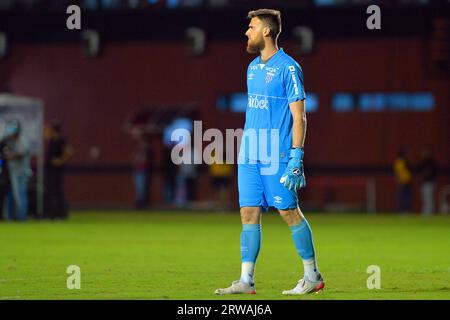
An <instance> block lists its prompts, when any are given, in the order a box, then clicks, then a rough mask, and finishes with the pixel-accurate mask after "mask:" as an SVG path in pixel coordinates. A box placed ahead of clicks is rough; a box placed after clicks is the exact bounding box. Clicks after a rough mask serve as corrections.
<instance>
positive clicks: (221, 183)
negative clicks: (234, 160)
mask: <svg viewBox="0 0 450 320" xmlns="http://www.w3.org/2000/svg"><path fill="white" fill-rule="evenodd" d="M213 156H214V162H213V163H212V164H211V165H210V166H209V176H210V178H211V184H212V189H213V200H214V202H215V204H216V205H217V207H218V208H222V209H223V208H228V206H229V204H230V203H229V199H230V184H231V178H232V175H233V167H232V165H230V164H226V163H218V161H217V159H216V157H215V154H214V155H213Z"/></svg>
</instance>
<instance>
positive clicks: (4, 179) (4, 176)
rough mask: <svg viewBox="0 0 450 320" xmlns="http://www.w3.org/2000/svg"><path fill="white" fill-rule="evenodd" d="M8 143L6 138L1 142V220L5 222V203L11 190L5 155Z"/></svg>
mask: <svg viewBox="0 0 450 320" xmlns="http://www.w3.org/2000/svg"><path fill="white" fill-rule="evenodd" d="M6 142H7V141H6V138H5V139H3V138H2V139H1V141H0V220H3V207H4V203H5V202H4V201H5V198H6V194H7V192H8V190H9V188H10V180H9V172H8V159H7V158H6V156H5V153H6V152H7V151H6V148H7V147H6Z"/></svg>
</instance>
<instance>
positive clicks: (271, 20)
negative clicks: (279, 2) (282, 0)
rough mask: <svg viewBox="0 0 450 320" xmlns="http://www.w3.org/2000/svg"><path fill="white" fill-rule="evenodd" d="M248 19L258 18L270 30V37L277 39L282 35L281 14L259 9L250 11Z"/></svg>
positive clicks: (275, 11) (276, 11)
mask: <svg viewBox="0 0 450 320" xmlns="http://www.w3.org/2000/svg"><path fill="white" fill-rule="evenodd" d="M247 18H248V19H252V18H258V19H260V20H262V21H264V22H265V23H266V24H267V26H268V27H269V28H270V36H271V37H272V38H273V39H276V38H277V37H278V35H279V34H280V33H281V12H280V11H278V10H272V9H258V10H253V11H250V12H249V13H248V15H247Z"/></svg>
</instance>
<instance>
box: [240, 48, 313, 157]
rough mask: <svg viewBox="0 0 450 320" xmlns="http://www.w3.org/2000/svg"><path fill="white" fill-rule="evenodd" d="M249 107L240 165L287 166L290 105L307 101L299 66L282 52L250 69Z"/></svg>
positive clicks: (258, 59)
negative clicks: (279, 163) (261, 163)
mask: <svg viewBox="0 0 450 320" xmlns="http://www.w3.org/2000/svg"><path fill="white" fill-rule="evenodd" d="M247 90H248V104H247V109H246V113H245V126H244V135H243V138H242V143H241V148H240V152H239V157H240V161H245V162H247V161H248V160H250V161H260V162H288V160H289V159H288V158H289V149H290V148H291V147H292V123H293V120H292V115H291V111H290V109H289V103H291V102H294V101H297V100H304V99H305V98H306V96H305V91H304V87H303V72H302V69H301V67H300V65H299V64H298V63H297V62H296V61H295V60H294V59H293V58H292V57H290V56H289V55H287V54H286V53H285V52H284V50H283V49H279V50H278V51H277V53H276V54H275V55H273V56H272V57H271V58H270V59H269V60H268V61H266V63H262V62H261V56H258V57H256V58H255V59H254V60H253V61H252V62H251V63H250V64H249V66H248V69H247Z"/></svg>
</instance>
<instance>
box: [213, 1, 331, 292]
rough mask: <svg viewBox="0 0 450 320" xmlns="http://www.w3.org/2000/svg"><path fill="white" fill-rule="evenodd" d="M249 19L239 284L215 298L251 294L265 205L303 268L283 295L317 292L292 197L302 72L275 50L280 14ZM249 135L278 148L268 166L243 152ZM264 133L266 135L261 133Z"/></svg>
mask: <svg viewBox="0 0 450 320" xmlns="http://www.w3.org/2000/svg"><path fill="white" fill-rule="evenodd" d="M248 18H249V19H250V24H249V27H248V30H247V32H246V33H245V35H246V36H247V37H248V42H247V51H248V52H249V53H251V54H258V56H257V57H256V58H255V59H254V60H253V61H252V62H251V63H250V65H249V66H248V69H247V89H248V99H249V103H248V107H247V110H246V120H245V127H244V136H243V140H242V143H241V150H240V152H239V165H238V189H239V205H240V208H241V209H240V213H241V221H242V232H241V238H240V239H241V261H242V269H241V277H240V279H239V280H236V281H234V282H233V283H232V284H231V286H230V287H228V288H223V289H217V290H216V291H215V293H216V294H221V295H222V294H235V293H256V290H255V284H254V273H255V264H256V259H257V257H258V253H259V250H260V246H261V212H262V210H267V209H268V207H269V206H272V207H275V208H276V209H278V211H279V213H280V215H281V216H282V218H283V219H284V220H285V221H286V223H287V224H288V226H289V227H290V229H291V231H292V239H293V240H294V245H295V248H296V249H297V252H298V255H299V256H300V258H301V260H302V262H303V268H304V276H303V278H302V279H301V280H300V281H298V284H297V285H296V286H295V288H293V289H292V290H287V291H283V294H305V293H312V292H317V291H319V290H321V289H322V288H323V287H324V285H325V283H324V280H323V278H322V276H321V275H320V272H319V269H318V267H317V262H316V252H315V249H314V245H313V240H312V233H311V228H310V226H309V224H308V222H307V220H306V219H305V217H304V216H303V214H302V212H301V211H300V208H299V201H298V197H297V191H298V190H299V189H300V188H302V187H304V186H305V185H306V181H305V176H304V172H303V155H304V149H303V147H304V142H305V133H306V113H305V92H304V88H303V73H302V70H301V67H300V65H299V64H298V63H297V62H296V61H295V60H294V59H292V58H291V57H290V56H289V55H287V54H286V53H285V52H284V51H283V49H282V48H280V49H279V48H278V46H277V38H278V35H279V34H280V32H281V17H280V12H279V11H276V10H269V9H260V10H256V11H251V12H249V14H248ZM250 131H252V132H256V135H257V138H258V143H257V146H258V149H261V148H263V145H264V144H265V145H266V150H273V149H274V146H275V147H276V145H278V150H277V151H278V152H277V153H276V154H271V156H270V161H269V162H267V161H266V160H265V159H263V157H262V156H261V155H260V154H261V152H258V154H257V155H256V154H254V153H252V152H250V151H249V150H248V149H250V148H247V147H246V145H249V146H251V145H254V144H251V143H250V144H246V143H245V141H244V140H245V137H246V134H247V133H249V132H250ZM264 131H266V132H267V134H262V133H261V132H264ZM274 133H277V134H275V135H274ZM267 137H269V139H268V138H267ZM273 137H277V138H276V139H275V140H274V139H273ZM274 144H276V145H274ZM260 151H261V150H260ZM273 167H275V168H276V170H273ZM271 168H272V170H270V169H271ZM269 171H273V172H270V173H268V172H269Z"/></svg>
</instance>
